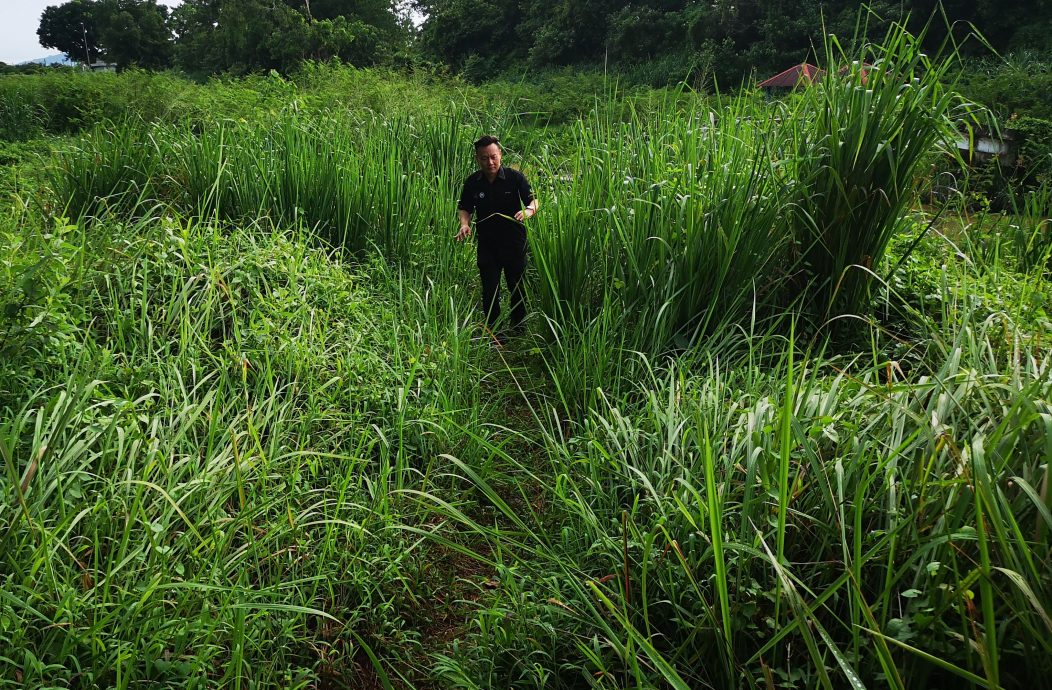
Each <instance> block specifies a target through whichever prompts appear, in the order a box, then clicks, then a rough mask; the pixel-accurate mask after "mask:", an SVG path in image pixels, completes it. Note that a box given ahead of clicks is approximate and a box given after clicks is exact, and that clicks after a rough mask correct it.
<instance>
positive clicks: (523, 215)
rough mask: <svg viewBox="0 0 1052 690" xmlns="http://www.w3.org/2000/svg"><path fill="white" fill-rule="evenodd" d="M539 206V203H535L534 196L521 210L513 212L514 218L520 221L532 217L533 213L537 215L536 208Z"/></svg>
mask: <svg viewBox="0 0 1052 690" xmlns="http://www.w3.org/2000/svg"><path fill="white" fill-rule="evenodd" d="M539 208H540V204H538V203H537V198H536V197H534V198H533V199H531V200H530V203H528V204H526V206H525V207H524V208H523V209H522V210H521V211H516V212H515V220H520V221H521V220H526V219H527V218H533V217H534V216H535V215H537V209H539Z"/></svg>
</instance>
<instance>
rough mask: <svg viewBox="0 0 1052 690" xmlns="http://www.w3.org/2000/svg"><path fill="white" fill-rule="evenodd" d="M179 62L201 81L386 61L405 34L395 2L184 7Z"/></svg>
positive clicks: (225, 2)
mask: <svg viewBox="0 0 1052 690" xmlns="http://www.w3.org/2000/svg"><path fill="white" fill-rule="evenodd" d="M172 28H173V29H174V31H175V33H176V36H177V38H176V62H177V63H178V64H179V65H180V66H181V67H182V68H183V69H186V70H187V71H190V72H197V73H206V74H208V73H213V74H214V73H218V72H232V73H235V74H244V73H248V72H256V71H261V70H271V69H273V70H277V71H279V72H288V71H291V70H293V69H295V68H296V66H297V65H299V64H300V63H301V62H302V61H303V60H309V59H314V60H326V59H329V58H334V57H335V58H339V59H341V60H344V61H346V62H350V63H352V64H356V65H369V64H374V63H376V62H378V61H380V60H381V59H382V58H383V57H384V56H385V54H386V51H387V50H389V49H390V47H392V46H397V47H401V46H403V45H404V44H405V42H406V38H407V33H406V31H405V29H404V28H403V27H402V26H401V24H400V23H399V21H398V17H397V16H396V14H395V13H394V10H393V7H392V5H391V4H390V2H389V0H185V2H183V3H182V4H181V5H180V6H178V7H177V8H176V9H175V10H174V12H173V13H172Z"/></svg>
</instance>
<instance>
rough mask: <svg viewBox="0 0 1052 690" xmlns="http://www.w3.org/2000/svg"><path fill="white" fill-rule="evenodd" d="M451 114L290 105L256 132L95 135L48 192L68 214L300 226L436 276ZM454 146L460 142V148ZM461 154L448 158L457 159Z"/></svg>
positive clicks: (456, 133) (120, 130) (138, 129)
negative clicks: (163, 207) (165, 210)
mask: <svg viewBox="0 0 1052 690" xmlns="http://www.w3.org/2000/svg"><path fill="white" fill-rule="evenodd" d="M461 130H462V124H461V122H460V121H459V119H457V118H456V117H442V118H435V119H434V120H430V119H429V120H423V121H416V120H414V119H413V118H410V117H408V116H400V115H397V114H395V115H392V116H390V117H385V116H381V115H378V114H375V113H359V114H356V115H345V116H342V117H334V116H328V115H322V114H318V113H302V112H299V111H298V110H297V109H296V108H294V107H293V108H290V110H289V111H288V112H286V113H285V114H284V115H282V116H281V117H278V118H276V120H275V121H274V122H269V123H265V124H260V123H247V122H238V121H224V122H222V123H219V124H218V125H217V126H216V127H214V128H209V129H208V130H206V131H203V132H198V131H196V127H195V126H194V125H193V124H192V123H184V124H181V125H175V126H173V125H155V126H152V127H146V128H143V126H142V124H141V123H134V124H133V123H126V124H112V125H107V126H105V127H102V126H100V127H98V128H96V130H94V131H93V132H92V133H90V134H89V135H87V136H85V137H84V138H83V139H82V140H81V141H80V142H79V144H78V146H76V147H74V148H72V149H70V150H68V151H65V152H63V153H62V154H60V156H59V164H58V166H57V167H56V168H55V170H54V172H53V173H52V174H51V179H52V187H53V189H54V190H55V192H56V195H57V196H58V198H59V199H60V201H61V203H62V204H63V205H64V206H65V208H66V209H67V211H66V212H67V213H68V214H69V215H71V216H73V217H78V216H89V217H95V216H103V215H105V214H107V213H117V214H120V215H129V214H130V215H136V214H140V215H141V214H143V213H149V212H150V209H151V208H152V206H153V205H155V204H158V203H160V204H167V205H169V206H171V207H172V208H173V209H175V210H177V211H178V212H180V213H183V214H186V215H190V216H193V217H198V218H214V219H219V220H224V221H246V220H252V221H255V220H258V219H260V218H267V219H270V221H271V222H273V223H274V224H276V225H298V224H303V225H306V226H307V227H310V228H312V229H314V230H315V231H316V232H317V233H318V234H319V235H320V236H322V237H323V238H325V239H326V240H328V241H329V242H331V243H332V244H335V245H338V246H342V247H344V248H346V249H348V250H350V251H352V252H362V251H365V250H370V249H373V248H377V249H379V250H380V251H381V252H382V253H383V255H384V256H386V257H387V258H389V259H391V260H393V261H397V262H404V263H413V262H418V263H419V262H420V261H421V252H431V251H435V252H437V256H436V260H433V261H429V263H432V264H435V265H436V266H438V270H439V271H444V270H446V267H447V266H449V265H450V264H451V263H453V264H456V266H457V270H460V264H461V262H459V261H458V260H457V259H456V258H455V256H453V255H451V254H450V252H451V248H450V246H449V245H450V242H449V241H448V240H449V239H450V237H449V234H448V233H447V229H448V228H449V227H451V226H452V223H453V220H452V219H453V218H454V215H453V210H452V209H453V208H454V206H455V199H456V197H455V192H454V188H455V186H456V185H457V184H458V183H459V181H460V180H461V179H463V177H464V176H465V175H466V173H467V171H466V170H465V168H464V161H466V160H468V157H467V153H466V152H467V151H468V150H469V148H470V146H469V144H468V143H466V137H463V136H461V134H462V132H461ZM462 140H465V141H462ZM458 151H459V152H460V155H459V156H458V155H457V152H458Z"/></svg>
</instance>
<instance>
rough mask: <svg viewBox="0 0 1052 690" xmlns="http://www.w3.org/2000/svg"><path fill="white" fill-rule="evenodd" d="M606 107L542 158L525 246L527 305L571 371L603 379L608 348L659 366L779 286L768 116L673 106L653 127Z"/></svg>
mask: <svg viewBox="0 0 1052 690" xmlns="http://www.w3.org/2000/svg"><path fill="white" fill-rule="evenodd" d="M612 109H613V105H610V106H609V107H608V108H605V109H604V108H603V107H602V106H601V107H599V108H597V110H596V111H595V112H594V113H593V115H592V117H591V118H590V119H588V120H586V121H582V122H581V123H580V124H579V125H578V126H577V127H576V129H575V139H574V150H573V151H572V152H571V154H570V155H569V157H568V160H567V161H566V162H565V163H564V162H561V161H548V165H547V177H548V180H549V185H550V186H549V187H547V188H546V189H545V190H544V191H545V193H546V194H548V195H550V199H549V200H548V203H547V204H546V206H545V209H544V212H543V213H542V214H540V215H538V222H537V227H536V230H535V232H534V233H533V236H532V238H531V242H532V248H533V252H534V256H535V258H536V264H537V266H538V280H537V283H536V288H535V291H534V297H535V300H536V302H535V303H536V304H537V305H538V306H539V309H540V311H542V312H543V313H544V314H545V315H546V316H547V317H548V318H549V319H550V321H549V323H550V324H551V327H552V329H553V333H554V335H555V337H554V342H555V343H556V347H557V348H558V352H559V354H558V355H556V356H555V357H554V358H553V359H555V360H556V361H558V360H560V359H561V360H562V361H564V362H572V364H571V365H570V367H569V368H568V369H567V371H566V372H565V373H567V374H569V373H570V369H576V370H577V371H579V372H586V371H588V370H590V369H591V370H593V371H598V370H601V369H602V368H603V366H604V365H603V363H602V362H599V361H597V360H595V359H594V358H595V357H602V358H604V359H606V358H609V356H610V353H611V350H618V349H620V350H625V351H638V352H643V353H646V354H647V355H650V356H655V355H660V354H662V353H665V352H668V351H669V349H670V348H673V347H685V346H689V345H691V344H693V343H697V342H698V341H699V340H700V339H701V338H703V337H706V336H712V335H713V334H715V333H717V332H719V331H720V329H721V327H722V326H725V325H727V324H730V323H733V322H735V321H736V320H739V319H741V318H742V317H743V316H744V315H745V314H746V313H747V312H748V310H749V309H750V308H751V305H752V304H753V303H754V301H755V300H756V299H757V298H763V297H764V296H767V295H770V294H771V293H772V292H773V291H774V290H775V289H776V286H777V285H778V284H779V282H780V280H781V279H782V277H783V275H784V271H783V269H782V267H781V266H780V265H778V259H779V257H780V256H781V255H782V254H783V253H784V250H785V246H786V243H787V240H788V237H787V236H786V234H785V232H784V230H785V224H784V223H783V222H781V221H780V218H781V216H782V213H783V209H782V205H783V202H782V200H781V198H780V196H779V191H780V190H779V187H778V185H777V182H778V178H777V175H776V174H775V170H774V163H773V162H772V160H773V156H772V155H771V149H770V145H771V144H770V142H769V137H770V134H771V131H772V129H773V121H774V117H773V113H774V111H771V110H766V109H757V108H756V106H755V105H754V104H753V103H752V101H750V100H749V99H748V98H747V97H742V98H735V99H730V100H729V101H728V102H727V103H726V105H725V107H723V108H722V109H719V110H709V109H707V108H704V107H701V106H698V105H695V106H694V107H693V108H690V109H687V110H681V109H679V108H678V107H677V102H676V101H675V100H672V101H670V102H668V103H666V105H665V107H664V108H656V109H655V112H654V114H653V117H654V119H653V120H651V119H648V118H643V117H642V116H634V117H630V118H628V120H627V121H621V120H620V119H617V118H614V117H613V116H612V115H611V113H610V112H607V111H609V110H612ZM582 348H583V350H582ZM571 350H582V351H581V352H579V353H578V354H579V355H581V356H585V355H589V356H591V357H592V359H593V361H584V360H582V359H580V358H579V357H577V356H576V355H574V354H573V352H571ZM616 359H617V357H614V358H613V359H609V360H608V361H609V363H610V364H611V365H614V364H615V360H616ZM602 376H603V375H602V374H600V377H602ZM563 380H568V379H563ZM586 385H587V384H586V383H584V382H583V381H582V382H581V384H580V386H578V387H585V386H586Z"/></svg>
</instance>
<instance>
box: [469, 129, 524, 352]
mask: <svg viewBox="0 0 1052 690" xmlns="http://www.w3.org/2000/svg"><path fill="white" fill-rule="evenodd" d="M503 153H504V151H503V149H502V148H501V146H500V141H498V140H497V137H493V136H484V137H482V138H481V139H479V140H478V141H476V142H475V162H476V163H478V166H479V169H478V171H477V172H475V173H474V174H472V175H470V176H469V177H468V178H467V179H466V180H465V181H464V189H463V190H462V191H461V193H460V203H459V204H458V205H457V209H458V213H459V215H460V231H459V232H458V233H457V236H456V238H457V241H458V242H463V241H464V240H466V239H467V238H468V237H470V236H471V214H472V213H474V214H475V230H476V235H477V239H478V267H479V276H480V277H481V279H482V309H483V312H484V313H485V314H486V323H487V324H488V325H489V328H490V331H491V332H492V333H493V334H494V337H495V338H497V342H498V343H499V342H500V336H499V335H498V334H497V331H496V327H497V319H498V318H499V317H500V275H501V273H503V274H504V280H505V281H506V283H507V285H508V292H509V293H510V295H511V319H510V323H509V326H510V331H511V332H512V333H516V332H520V331H521V329H522V320H523V319H524V318H525V317H526V301H525V296H524V295H523V287H522V274H523V273H524V272H525V271H526V224H525V221H526V220H527V219H528V218H532V217H533V216H535V215H536V214H537V208H538V203H537V199H536V198H535V197H534V196H533V190H532V189H530V183H529V182H527V181H526V177H525V176H524V175H523V174H522V173H521V172H519V171H518V170H513V169H511V168H505V167H504V166H503V165H501V157H502V155H503Z"/></svg>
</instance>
